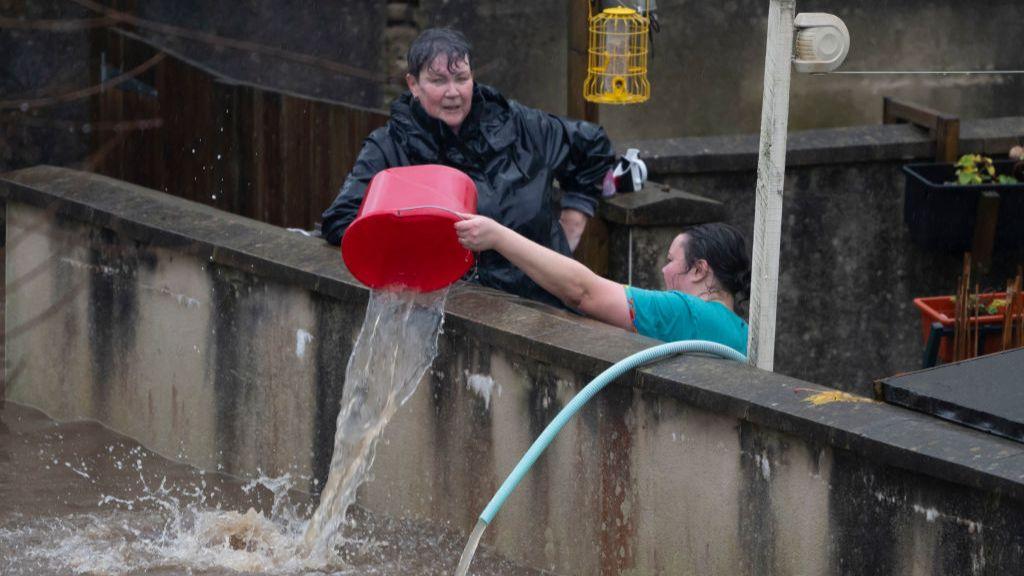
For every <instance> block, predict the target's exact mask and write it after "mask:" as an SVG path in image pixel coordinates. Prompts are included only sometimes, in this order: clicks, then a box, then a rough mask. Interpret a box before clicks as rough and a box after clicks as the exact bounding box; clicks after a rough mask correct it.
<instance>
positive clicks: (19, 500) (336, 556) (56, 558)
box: [0, 402, 540, 576]
mask: <svg viewBox="0 0 1024 576" xmlns="http://www.w3.org/2000/svg"><path fill="white" fill-rule="evenodd" d="M293 483H294V484H298V483H299V479H297V478H292V477H290V476H285V477H281V478H274V479H270V478H262V479H260V480H259V481H246V480H242V479H238V478H233V477H230V476H226V475H223V474H218V473H215V472H204V471H202V470H198V469H195V468H192V467H190V466H187V465H184V464H180V463H178V462H174V461H172V460H169V459H166V458H163V457H161V456H160V455H157V454H155V453H153V452H150V451H149V450H146V449H145V448H143V447H142V446H140V445H139V444H138V443H137V442H135V441H133V440H131V439H130V438H126V437H124V436H121V435H118V434H116V433H114V432H112V431H110V430H108V429H106V428H104V427H103V426H101V425H100V424H97V423H95V422H69V423H58V422H54V421H53V420H50V419H49V418H47V417H46V416H45V415H44V414H42V413H41V412H39V411H37V410H34V409H32V408H28V407H25V406H21V405H18V404H15V403H13V402H6V404H4V405H3V408H2V409H0V574H4V575H11V576H14V575H23V574H24V575H28V574H33V575H35V574H43V575H46V574H53V575H56V574H143V573H145V574H200V575H205V574H218V575H219V574H238V573H244V574H346V575H348V574H352V575H355V574H366V575H378V574H379V575H385V574H395V575H398V574H402V575H413V576H416V575H427V574H452V573H453V572H454V570H455V566H456V563H457V561H458V557H459V554H460V552H461V550H462V546H463V544H464V542H465V535H464V534H462V533H460V532H457V531H456V530H454V529H453V528H452V527H450V526H436V525H428V524H425V523H418V522H413V521H408V520H395V519H389V518H382V517H376V516H373V515H371V514H369V513H367V512H366V511H364V510H362V509H360V508H358V507H356V506H354V507H352V508H350V511H349V515H348V519H349V521H348V522H346V524H345V526H344V528H343V531H342V534H341V537H340V538H339V539H338V543H337V544H336V545H335V546H332V547H331V549H330V551H329V554H328V556H327V557H326V558H321V559H317V560H312V559H310V558H308V557H303V556H302V555H300V554H296V553H295V551H296V549H297V548H298V546H299V545H300V543H301V542H302V534H303V532H304V530H305V527H306V524H307V523H308V522H307V520H308V518H309V516H310V514H311V512H312V508H313V507H314V506H315V505H316V498H314V497H312V496H310V495H309V494H306V493H302V492H299V491H296V490H293V489H289V488H291V485H292V484H293ZM275 492H276V494H275ZM467 528H468V527H467ZM472 573H473V574H485V575H498V574H502V575H511V576H519V575H522V576H526V575H534V574H540V572H536V571H531V570H527V569H524V568H521V567H517V566H515V565H513V564H511V563H509V562H507V561H504V560H502V559H500V558H497V557H495V556H493V555H489V554H487V553H486V552H485V553H483V554H482V555H479V556H478V557H477V558H476V559H475V560H474V562H473V572H472Z"/></svg>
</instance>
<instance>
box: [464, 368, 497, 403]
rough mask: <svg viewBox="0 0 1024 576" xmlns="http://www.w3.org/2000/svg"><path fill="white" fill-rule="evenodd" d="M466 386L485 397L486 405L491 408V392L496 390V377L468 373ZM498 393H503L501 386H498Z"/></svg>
mask: <svg viewBox="0 0 1024 576" xmlns="http://www.w3.org/2000/svg"><path fill="white" fill-rule="evenodd" d="M466 388H469V389H470V390H472V391H473V392H475V393H476V395H477V396H479V397H481V398H483V399H484V407H485V408H486V409H488V410H490V409H491V393H492V392H493V391H494V378H491V377H490V376H487V375H485V374H468V373H467V376H466ZM498 395H499V396H500V395H501V387H500V386H499V387H498Z"/></svg>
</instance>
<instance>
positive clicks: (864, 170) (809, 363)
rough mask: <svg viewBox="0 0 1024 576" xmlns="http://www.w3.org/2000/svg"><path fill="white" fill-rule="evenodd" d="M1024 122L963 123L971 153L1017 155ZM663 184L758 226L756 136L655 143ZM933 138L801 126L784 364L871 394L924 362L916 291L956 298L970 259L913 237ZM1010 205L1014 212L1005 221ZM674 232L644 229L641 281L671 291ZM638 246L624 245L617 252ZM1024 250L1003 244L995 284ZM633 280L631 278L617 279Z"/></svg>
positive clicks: (786, 273)
mask: <svg viewBox="0 0 1024 576" xmlns="http://www.w3.org/2000/svg"><path fill="white" fill-rule="evenodd" d="M1022 142H1024V118H1022V117H1010V118H994V119H987V120H973V121H964V122H963V124H962V126H961V142H960V150H961V151H962V152H963V153H968V152H972V153H974V152H980V153H985V154H988V155H990V156H994V157H997V156H999V155H1002V156H1003V157H1004V158H1005V154H1006V152H1007V151H1008V150H1009V149H1010V147H1012V146H1013V145H1014V144H1018V143H1022ZM624 145H630V146H637V147H639V148H640V149H641V156H642V157H644V158H646V159H647V162H648V166H649V168H650V170H651V172H652V176H651V178H652V179H656V180H658V181H662V182H666V183H670V184H672V186H673V187H675V188H679V189H681V190H685V191H687V192H691V193H694V194H698V195H701V196H705V197H707V198H710V199H712V200H717V201H719V202H722V203H723V204H724V205H725V206H726V210H727V212H728V216H727V220H728V221H730V222H733V223H735V224H737V225H738V226H740V228H742V229H743V230H744V231H745V232H746V234H747V236H748V239H749V238H750V236H751V234H752V231H753V222H754V199H755V198H754V196H755V184H756V180H757V175H756V163H757V146H758V141H757V136H756V135H747V136H727V137H708V138H676V139H666V140H646V141H638V142H633V143H625V144H624ZM933 158H934V143H933V142H932V141H931V140H929V138H928V136H927V135H926V134H925V133H924V132H923V131H921V130H919V129H916V128H914V127H911V126H908V125H889V126H882V125H879V126H860V127H851V128H840V129H830V130H808V131H803V132H793V133H791V134H790V137H789V150H788V154H787V159H786V181H785V202H784V206H783V217H782V252H781V262H780V278H779V309H778V319H777V320H778V324H777V327H776V335H777V341H776V348H775V354H776V363H775V369H776V370H777V371H779V372H782V373H784V374H788V375H791V376H794V377H797V378H802V379H806V380H811V381H814V382H821V383H824V384H828V385H830V386H835V387H838V388H842V389H846V390H857V391H861V392H864V393H870V390H871V385H872V382H873V381H874V380H875V379H877V378H881V377H884V376H888V375H892V374H896V373H899V372H905V371H909V370H915V369H919V368H921V354H922V351H923V348H924V345H923V343H922V341H921V333H920V320H919V318H920V315H919V314H918V312H917V309H916V308H915V307H914V306H913V303H912V302H913V299H914V298H916V297H920V296H937V295H943V294H955V293H956V286H957V279H958V276H959V274H960V271H961V269H962V259H963V254H962V253H961V252H951V251H942V250H935V249H932V248H929V247H926V246H919V245H916V244H914V243H913V242H912V241H911V239H910V236H909V231H908V229H907V226H906V224H904V215H903V196H904V188H905V178H904V175H903V173H902V171H901V167H902V166H903V165H904V164H907V163H912V162H933V161H934V159H933ZM1007 217H1008V216H1007V215H1006V213H1005V211H1004V214H1003V216H1002V218H1004V219H1005V218H1007ZM671 237H672V232H671V231H667V232H662V233H661V234H660V235H659V234H648V235H646V236H645V235H638V234H637V235H634V238H635V239H637V241H636V242H634V246H633V254H634V258H633V262H634V269H633V282H634V283H635V284H637V285H640V286H646V287H660V285H661V283H662V280H661V273H660V271H659V270H660V267H661V266H662V265H663V262H664V260H663V254H664V252H665V246H667V245H668V242H669V240H670V239H671ZM627 249H628V247H626V246H619V247H613V251H615V252H616V253H617V254H619V255H620V256H619V259H620V260H621V258H622V256H621V255H622V254H625V253H626V250H627ZM1022 262H1024V247H1021V246H1001V245H999V244H998V243H997V244H996V246H995V252H994V256H993V260H992V270H991V272H990V273H989V274H987V275H986V276H983V277H980V278H978V277H976V280H978V281H979V282H980V283H981V286H982V288H983V291H985V289H991V290H994V291H1002V290H1005V287H1006V281H1007V279H1010V278H1012V276H1013V275H1014V274H1016V269H1017V266H1018V265H1020V264H1021V263H1022ZM616 275H617V276H618V277H619V279H623V278H622V276H623V273H622V272H621V271H618V272H617V274H616Z"/></svg>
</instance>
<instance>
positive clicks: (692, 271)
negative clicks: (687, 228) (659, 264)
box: [661, 234, 708, 296]
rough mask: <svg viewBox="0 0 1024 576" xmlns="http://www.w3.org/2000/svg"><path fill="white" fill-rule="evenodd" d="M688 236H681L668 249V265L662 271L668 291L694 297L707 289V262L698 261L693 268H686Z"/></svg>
mask: <svg viewBox="0 0 1024 576" xmlns="http://www.w3.org/2000/svg"><path fill="white" fill-rule="evenodd" d="M686 241H687V240H686V234H680V235H679V236H676V237H675V239H674V240H672V244H670V245H669V247H668V264H665V266H664V267H663V268H662V269H661V275H662V278H663V279H664V280H665V289H666V290H678V291H680V292H684V293H686V294H692V295H694V296H696V295H699V294H700V293H701V292H703V291H704V290H705V289H706V288H705V286H704V284H703V282H704V280H705V278H706V277H707V269H708V266H707V262H705V261H704V260H698V261H697V262H695V263H694V265H693V266H691V267H687V266H686Z"/></svg>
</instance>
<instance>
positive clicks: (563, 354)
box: [0, 166, 1024, 500]
mask: <svg viewBox="0 0 1024 576" xmlns="http://www.w3.org/2000/svg"><path fill="white" fill-rule="evenodd" d="M0 198H3V199H4V200H6V201H7V202H20V203H25V204H29V205H32V206H37V207H40V208H45V209H50V210H54V211H55V212H56V213H57V214H61V215H64V216H67V217H70V218H74V219H76V220H81V221H83V222H89V223H91V224H94V225H98V226H103V227H106V228H109V229H111V230H115V231H118V232H121V233H123V234H125V235H128V236H130V237H132V238H135V239H136V240H138V241H140V242H146V243H152V244H153V245H155V246H163V247H168V248H173V249H175V250H180V251H183V252H186V253H188V254H192V255H194V256H197V257H199V258H204V259H207V260H209V261H210V262H211V263H216V264H221V265H226V266H230V267H234V268H237V269H239V270H241V271H243V272H247V273H251V274H257V275H260V276H265V277H267V278H272V279H274V280H278V281H281V282H285V283H288V284H293V285H296V286H299V287H302V288H305V289H308V290H311V291H314V292H318V293H321V294H324V295H325V296H330V297H332V298H339V299H346V300H351V299H355V300H357V301H365V299H366V298H367V291H366V289H365V288H364V287H362V286H361V285H359V284H358V283H357V282H356V281H355V280H354V279H353V278H352V276H351V275H350V274H349V273H348V271H347V270H345V269H344V265H343V263H342V261H341V259H340V258H339V257H338V254H337V249H336V248H333V247H329V246H327V245H325V244H324V243H323V242H322V241H320V240H318V239H311V238H307V237H304V236H301V235H298V234H294V233H290V232H288V231H286V230H283V229H281V228H277V227H274V226H269V225H266V224H262V223H259V222H256V221H253V220H249V219H247V218H243V217H240V216H235V215H232V214H229V213H225V212H221V211H219V210H215V209H212V208H209V207H206V206H204V205H201V204H198V203H193V202H189V201H186V200H182V199H179V198H176V197H173V196H169V195H165V194H161V193H159V192H155V191H151V190H147V189H144V188H140V187H138V186H134V185H131V184H127V183H124V182H121V181H117V180H112V179H109V178H106V177H103V176H99V175H95V174H88V173H82V172H76V171H72V170H68V169H64V168H56V167H47V166H41V167H35V168H29V169H25V170H20V171H16V172H13V173H9V174H7V175H5V177H4V180H3V181H2V183H0ZM446 311H447V319H446V330H447V329H450V330H451V331H453V332H454V333H457V334H466V335H472V336H473V337H476V338H479V339H481V340H485V341H488V342H491V343H492V344H493V345H495V346H498V347H502V348H508V349H513V350H517V351H518V352H520V353H521V354H523V355H525V356H528V357H530V358H533V359H535V360H538V361H541V362H545V363H549V364H553V365H557V366H561V367H565V368H568V369H570V370H572V371H577V372H581V373H584V374H592V375H597V374H598V373H600V372H601V371H603V370H604V369H606V368H608V367H609V366H610V365H611V364H613V363H614V362H616V361H618V360H621V359H622V358H625V357H626V356H628V355H630V354H633V353H635V352H638V351H640V350H643V349H644V348H647V347H648V346H650V345H652V344H654V343H655V342H654V341H653V340H650V339H647V338H644V337H641V336H637V335H634V334H630V333H627V332H625V331H622V330H619V329H617V328H612V327H609V326H606V325H604V324H601V323H599V322H595V321H592V320H589V319H585V318H579V317H576V316H573V315H571V314H569V313H564V312H559V311H555V310H552V309H550V308H548V307H546V306H543V305H539V304H535V303H532V302H529V301H524V300H522V299H520V298H517V297H514V296H510V295H506V294H502V293H499V292H496V291H493V290H487V289H482V288H479V287H475V286H471V285H467V284H462V283H460V285H458V286H457V287H456V288H455V290H454V293H453V294H452V295H451V296H450V298H449V301H448V305H447V309H446ZM623 380H625V381H629V382H633V383H634V384H635V385H637V386H638V387H639V388H640V389H642V390H649V391H652V392H656V393H658V394H661V395H666V396H670V397H674V398H678V399H680V400H683V401H684V402H686V403H688V404H692V405H693V406H696V407H699V408H703V409H707V410H710V411H713V412H717V413H722V414H727V415H730V416H734V417H736V418H739V419H741V420H747V421H750V422H753V423H756V424H759V425H762V426H766V427H768V428H772V429H775V430H778V431H781V432H786V433H791V434H795V435H798V436H801V437H804V438H806V439H808V440H809V441H813V442H819V443H822V444H827V445H831V446H834V447H836V448H841V449H844V450H850V451H853V452H854V453H857V454H860V455H863V456H864V457H867V458H870V459H873V460H877V461H880V462H884V463H886V464H888V465H892V466H897V467H901V468H906V469H908V470H913V471H917V472H921V473H925V474H927V475H929V476H934V477H936V478H942V479H945V480H949V481H952V482H955V483H959V484H964V485H967V486H971V487H976V488H981V489H985V490H993V491H996V492H1000V493H1005V494H1007V495H1010V496H1012V497H1013V498H1015V499H1019V500H1024V457H1022V456H1024V445H1020V444H1017V443H1014V442H1010V441H1007V440H1003V439H1000V438H996V437H993V436H991V435H988V434H984V433H981V432H976V431H973V430H969V429H966V428H963V427H960V426H956V425H953V424H949V423H946V422H943V421H940V420H938V419H935V418H931V417H928V416H925V415H922V414H918V413H915V412H912V411H908V410H903V409H900V408H896V407H893V406H889V405H886V404H882V403H875V402H868V403H854V402H850V401H847V400H846V399H841V400H839V401H836V402H832V403H828V404H825V405H815V404H813V403H810V402H808V401H807V398H808V397H809V396H810V395H813V394H816V393H820V392H829V391H832V389H831V388H828V387H825V386H821V385H818V384H812V383H808V382H804V381H801V380H796V379H793V378H788V377H785V376H781V375H777V374H772V373H768V372H763V371H759V370H756V369H753V368H750V367H747V366H739V365H736V364H733V363H728V362H723V361H719V360H712V359H702V358H692V357H688V358H686V359H685V360H684V359H676V360H672V361H666V362H661V363H659V364H658V365H656V366H655V367H652V368H647V369H642V370H639V371H637V373H636V374H631V375H628V376H624V377H623Z"/></svg>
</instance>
